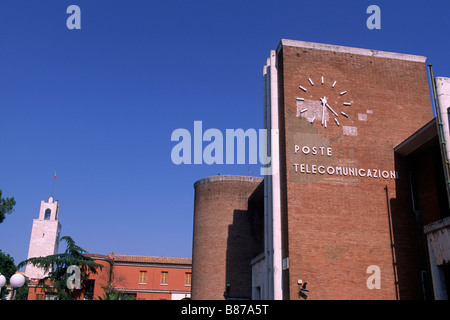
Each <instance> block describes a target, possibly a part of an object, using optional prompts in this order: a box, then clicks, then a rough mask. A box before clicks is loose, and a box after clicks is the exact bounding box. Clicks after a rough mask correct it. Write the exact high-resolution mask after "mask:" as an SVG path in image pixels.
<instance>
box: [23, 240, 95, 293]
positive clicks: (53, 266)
mask: <svg viewBox="0 0 450 320" xmlns="http://www.w3.org/2000/svg"><path fill="white" fill-rule="evenodd" d="M61 241H65V242H66V243H67V247H66V250H65V251H64V253H60V254H54V255H50V256H46V257H38V258H30V259H27V260H25V261H22V262H21V263H19V265H18V267H19V268H21V267H24V266H26V265H27V264H29V263H30V264H32V265H33V266H35V267H38V268H42V269H44V270H45V271H46V272H48V275H47V276H46V277H45V278H43V279H40V280H39V282H38V284H37V287H40V288H42V289H43V290H44V292H45V293H46V294H52V295H55V296H56V299H58V300H72V299H74V297H76V296H77V295H79V294H80V290H77V289H73V290H71V289H69V288H68V287H67V279H68V278H69V277H70V274H68V273H67V268H68V267H69V266H71V265H75V266H78V267H79V268H80V283H81V290H84V289H85V288H86V285H87V282H88V279H89V274H96V273H97V269H98V268H100V269H101V268H102V267H103V265H101V264H98V263H96V262H95V261H94V260H93V259H92V258H90V257H87V256H85V255H84V253H86V251H85V250H84V249H82V248H81V247H79V246H78V245H76V244H75V241H73V239H72V238H71V237H69V236H65V237H62V238H61Z"/></svg>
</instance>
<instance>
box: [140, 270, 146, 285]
mask: <svg viewBox="0 0 450 320" xmlns="http://www.w3.org/2000/svg"><path fill="white" fill-rule="evenodd" d="M146 283H147V271H139V284H146Z"/></svg>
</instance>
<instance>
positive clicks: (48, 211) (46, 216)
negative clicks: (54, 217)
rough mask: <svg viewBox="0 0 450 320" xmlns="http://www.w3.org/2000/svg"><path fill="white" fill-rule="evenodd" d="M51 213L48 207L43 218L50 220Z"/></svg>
mask: <svg viewBox="0 0 450 320" xmlns="http://www.w3.org/2000/svg"><path fill="white" fill-rule="evenodd" d="M51 213H52V210H50V209H47V210H45V215H44V220H50V214H51Z"/></svg>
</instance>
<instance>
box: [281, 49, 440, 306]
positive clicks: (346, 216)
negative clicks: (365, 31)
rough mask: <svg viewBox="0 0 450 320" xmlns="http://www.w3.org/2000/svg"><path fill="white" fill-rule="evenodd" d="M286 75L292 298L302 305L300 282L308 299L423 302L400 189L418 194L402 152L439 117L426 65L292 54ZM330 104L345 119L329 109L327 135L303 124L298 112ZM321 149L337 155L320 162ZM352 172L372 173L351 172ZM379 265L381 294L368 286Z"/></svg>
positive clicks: (284, 64)
mask: <svg viewBox="0 0 450 320" xmlns="http://www.w3.org/2000/svg"><path fill="white" fill-rule="evenodd" d="M278 76H279V97H280V109H279V110H280V119H281V120H280V121H281V124H280V125H281V127H280V129H281V130H280V131H281V132H282V135H283V138H282V140H281V141H280V152H281V154H282V155H284V154H285V155H286V161H285V166H283V164H284V163H283V162H282V170H281V172H282V177H281V181H282V184H285V186H286V193H285V194H283V195H282V199H283V208H284V210H283V223H284V231H285V232H284V235H283V239H284V241H283V244H284V247H283V256H284V257H289V269H287V270H285V271H284V274H283V279H284V286H285V288H289V290H286V289H285V290H284V298H286V299H299V297H298V285H297V281H298V280H299V279H302V280H303V281H306V282H308V289H310V292H309V294H308V299H396V298H401V299H408V298H412V299H416V298H420V297H421V296H420V294H421V293H420V290H418V289H419V288H420V285H419V282H420V267H421V266H420V263H418V261H417V259H416V252H415V249H417V245H418V242H417V230H416V227H417V225H416V222H415V220H414V216H413V214H412V213H411V209H410V207H411V205H410V199H409V198H408V197H407V196H406V195H405V194H402V192H403V191H402V190H399V186H403V187H405V188H408V186H407V184H404V183H405V181H407V182H408V183H409V181H408V180H409V178H408V175H407V174H405V172H404V171H402V169H401V168H400V167H398V166H397V163H396V157H395V154H394V147H395V146H396V145H398V144H399V143H401V142H402V141H403V140H404V139H406V138H408V137H409V136H410V135H411V134H413V133H414V132H415V131H416V130H417V129H418V128H420V127H422V126H423V125H424V124H426V123H427V122H428V121H430V120H431V119H432V118H433V115H432V108H431V102H430V95H429V89H428V82H427V73H426V68H425V64H424V63H423V62H417V61H409V60H405V59H403V57H399V59H396V58H383V57H378V56H377V55H376V53H374V55H373V56H368V55H359V54H356V53H345V52H338V51H332V50H319V49H313V48H302V47H294V46H282V47H281V48H280V52H279V54H278ZM322 76H323V77H324V83H323V84H322ZM308 78H310V79H311V81H312V82H313V83H314V85H312V84H311V83H310V81H309V80H308ZM334 81H336V83H335V85H334V87H333V84H334ZM299 86H302V87H303V88H305V89H306V90H307V92H305V91H304V90H303V89H301V88H299ZM324 96H326V97H327V99H328V103H329V105H330V106H331V107H332V108H333V110H334V111H335V112H336V114H338V115H339V117H337V116H335V115H333V114H332V113H331V112H330V111H329V110H326V112H327V113H328V115H329V119H328V123H327V127H326V128H325V127H324V126H323V125H322V124H321V121H320V120H315V121H313V123H312V124H311V123H310V120H311V118H308V117H307V116H303V115H300V116H297V115H298V113H297V106H299V108H304V107H303V106H306V107H308V104H307V101H314V100H315V101H318V103H319V106H320V100H319V98H321V97H324ZM298 97H300V98H304V99H305V100H304V101H301V102H298V101H297V98H298ZM349 103H350V104H351V105H345V104H349ZM309 107H311V103H309ZM316 108H317V106H316ZM302 110H304V109H301V110H300V112H301V111H302ZM319 110H320V109H319ZM341 112H344V113H345V114H346V115H347V116H348V117H346V116H343V114H341ZM313 116H314V114H313V113H312V114H311V117H313ZM334 117H336V119H337V120H338V122H339V125H338V122H335V121H333V120H334V119H333V118H334ZM344 126H347V127H350V128H357V129H356V130H355V131H354V133H356V134H350V135H348V134H346V132H345V129H344V128H343V127H344ZM351 130H352V129H350V133H352V131H351ZM348 132H349V131H347V133H348ZM296 145H297V146H298V147H297V150H296V147H295V146H296ZM304 146H308V147H309V148H310V152H309V153H308V149H304V150H303V151H304V152H303V151H302V148H303V147H304ZM313 146H316V147H317V150H318V151H319V150H321V149H320V147H324V148H325V149H323V150H330V153H331V155H328V154H325V155H322V154H321V153H320V152H317V154H316V155H313V154H312V153H313V152H312V150H313V149H312V147H313ZM326 148H330V149H326ZM296 151H297V152H296ZM302 165H303V166H302ZM314 165H315V167H314ZM329 167H332V168H333V169H330V170H329V171H328V168H329ZM337 168H342V169H337ZM343 168H346V169H343ZM351 168H355V169H353V170H355V171H356V170H359V169H363V170H364V171H361V172H358V171H357V172H356V173H355V174H351V173H350V169H351ZM314 170H316V173H314V172H313V171H314ZM338 170H339V171H338ZM346 171H347V173H346ZM383 171H385V172H387V174H384V175H383ZM392 171H397V172H398V179H392V177H391V174H390V172H392ZM308 172H310V173H308ZM331 172H332V174H329V173H331ZM352 172H354V171H352ZM369 172H371V173H372V174H371V177H369V176H368V173H369ZM359 173H361V174H359ZM363 175H364V176H363ZM386 177H387V178H386ZM403 190H407V189H403ZM392 246H393V247H392ZM391 247H392V250H391ZM371 265H376V266H378V267H379V268H380V270H381V278H380V279H381V288H380V289H369V288H368V287H367V285H366V281H367V279H368V277H369V276H370V274H368V273H366V270H367V268H368V267H369V266H371ZM406 274H407V275H408V276H407V277H404V276H403V275H406ZM396 279H397V280H396ZM396 282H397V284H396Z"/></svg>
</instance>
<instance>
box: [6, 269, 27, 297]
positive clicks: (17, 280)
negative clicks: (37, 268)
mask: <svg viewBox="0 0 450 320" xmlns="http://www.w3.org/2000/svg"><path fill="white" fill-rule="evenodd" d="M5 284H6V278H5V276H4V275H0V292H1V289H2V288H3V286H4V285H5ZM9 284H10V285H11V287H13V289H14V293H13V297H12V300H14V298H15V297H16V290H17V289H19V288H20V287H22V286H23V285H24V284H25V277H24V276H23V275H22V274H20V273H16V274H14V275H13V276H12V277H11V278H10V279H9Z"/></svg>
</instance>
